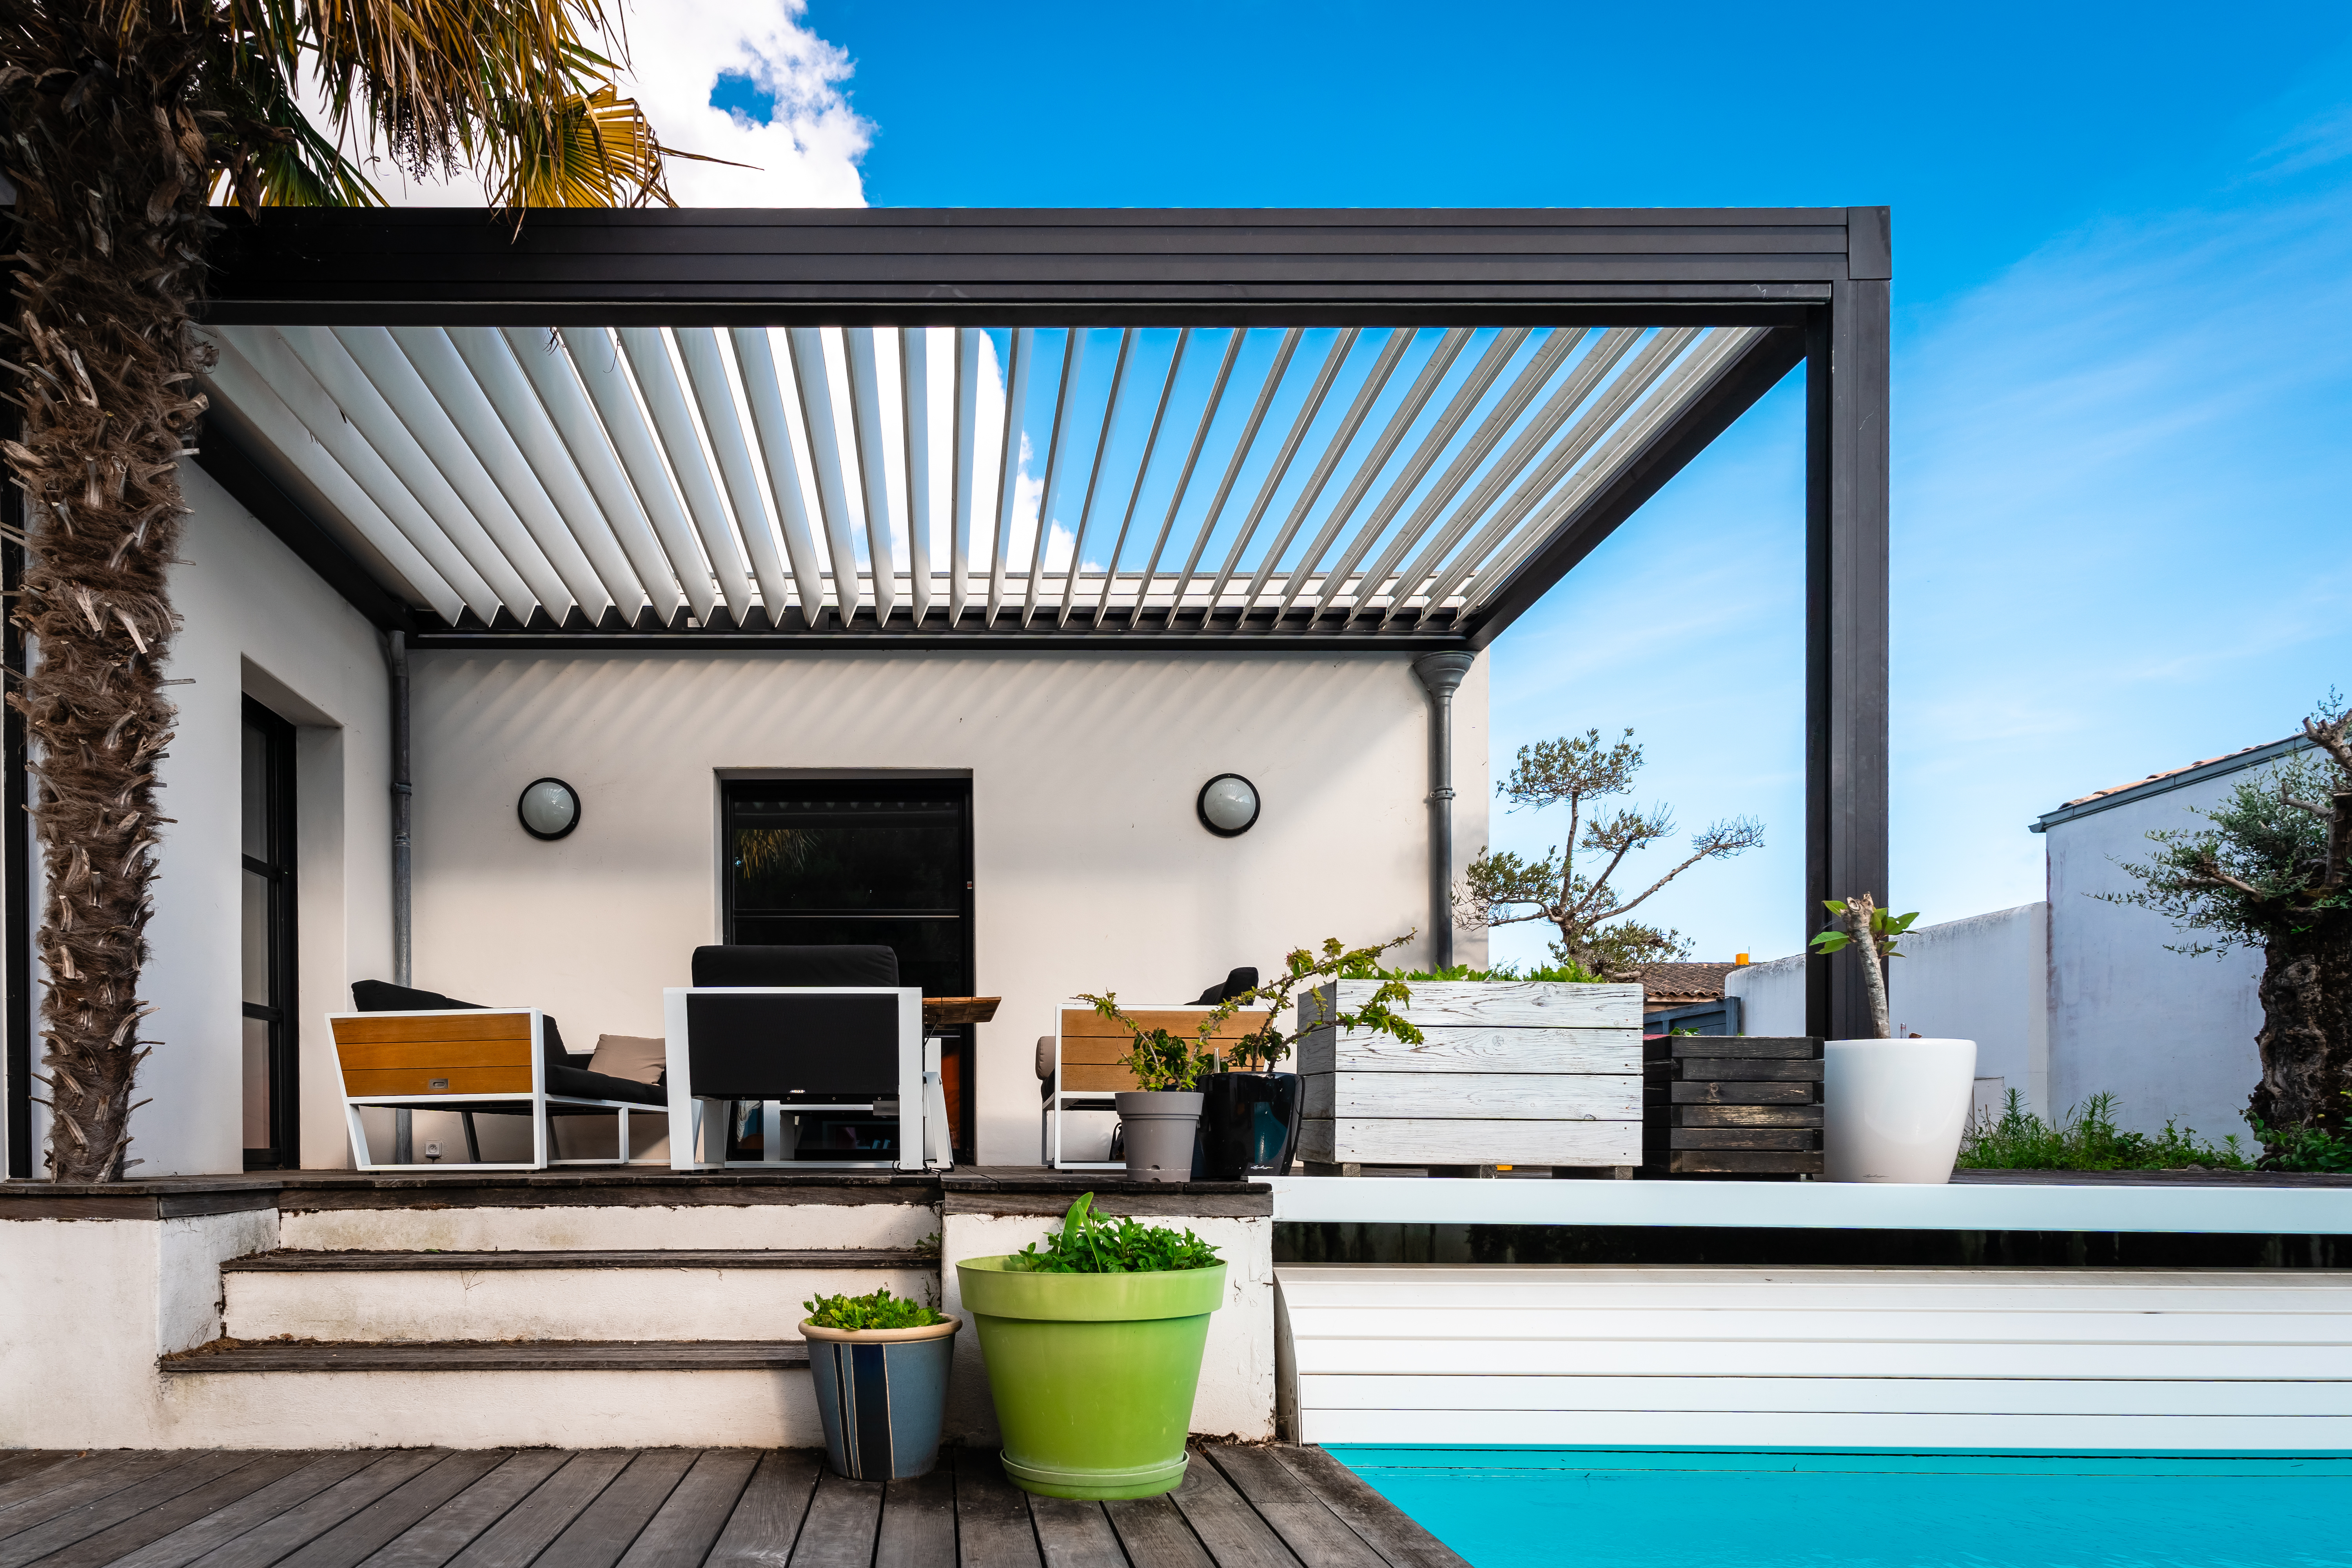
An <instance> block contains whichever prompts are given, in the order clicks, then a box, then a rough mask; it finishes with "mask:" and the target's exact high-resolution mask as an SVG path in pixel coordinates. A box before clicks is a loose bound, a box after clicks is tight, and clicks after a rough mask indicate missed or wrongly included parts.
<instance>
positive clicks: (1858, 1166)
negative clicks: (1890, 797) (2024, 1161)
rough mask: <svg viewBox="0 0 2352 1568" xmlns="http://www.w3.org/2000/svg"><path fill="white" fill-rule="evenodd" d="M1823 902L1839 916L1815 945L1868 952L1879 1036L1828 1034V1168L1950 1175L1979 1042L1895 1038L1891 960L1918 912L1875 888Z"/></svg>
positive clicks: (1935, 1179) (1857, 1175) (1850, 1178)
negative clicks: (1901, 911) (1889, 995)
mask: <svg viewBox="0 0 2352 1568" xmlns="http://www.w3.org/2000/svg"><path fill="white" fill-rule="evenodd" d="M1823 907H1824V908H1825V909H1827V910H1829V912H1830V913H1831V914H1832V916H1834V917H1836V919H1835V921H1834V923H1833V924H1832V926H1831V928H1830V929H1829V930H1828V931H1821V932H1818V933H1816V934H1815V936H1814V937H1813V940H1812V945H1813V946H1814V947H1815V948H1816V949H1818V950H1819V951H1820V952H1822V953H1825V954H1826V953H1832V952H1840V951H1842V950H1843V949H1844V948H1847V947H1853V948H1856V949H1858V950H1859V951H1860V952H1861V955H1862V977H1863V985H1864V990H1865V991H1866V992H1867V993H1868V994H1869V997H1870V1022H1871V1030H1872V1036H1871V1037H1870V1038H1869V1039H1864V1040H1824V1041H1822V1174H1823V1175H1824V1176H1826V1177H1827V1178H1828V1179H1829V1180H1831V1181H1832V1182H1916V1183H1921V1184H1940V1183H1944V1182H1948V1181H1950V1180H1951V1179H1952V1162H1953V1161H1954V1160H1956V1159H1958V1156H1959V1152H1960V1135H1961V1133H1962V1132H1963V1131H1966V1129H1967V1127H1968V1121H1969V1100H1970V1098H1971V1095H1970V1091H1971V1089H1973V1087H1974V1085H1975V1082H1976V1072H1977V1043H1976V1042H1975V1041H1974V1040H1930V1039H1925V1038H1922V1037H1917V1036H1914V1037H1912V1038H1910V1039H1907V1040H1897V1039H1894V1038H1891V1037H1892V1036H1893V1034H1894V1032H1895V1031H1894V1028H1893V1027H1892V1026H1890V1025H1889V1024H1888V1022H1887V1017H1888V1007H1887V1001H1886V963H1887V961H1888V960H1889V959H1895V958H1900V957H1902V956H1903V955H1902V954H1901V953H1900V952H1896V951H1895V942H1897V941H1898V940H1899V939H1900V938H1901V937H1902V936H1903V934H1904V933H1905V932H1906V931H1909V930H1910V929H1911V922H1912V921H1916V920H1917V919H1918V918H1919V917H1918V915H1917V914H1916V912H1914V913H1911V914H1907V915H1898V914H1891V913H1889V912H1888V911H1887V910H1882V909H1880V908H1879V907H1878V906H1877V903H1876V902H1875V900H1873V899H1872V897H1871V896H1870V895H1869V894H1868V893H1864V894H1861V895H1860V896H1858V897H1855V898H1852V899H1829V900H1823Z"/></svg>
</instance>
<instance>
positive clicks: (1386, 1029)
mask: <svg viewBox="0 0 2352 1568" xmlns="http://www.w3.org/2000/svg"><path fill="white" fill-rule="evenodd" d="M1414 935H1415V933H1414V932H1412V931H1407V932H1405V933H1404V934H1403V935H1402V936H1398V937H1391V938H1390V939H1389V940H1388V941H1386V942H1378V943H1375V944H1374V945H1372V946H1370V947H1355V948H1350V947H1343V946H1341V945H1340V942H1339V938H1338V937H1336V936H1334V937H1326V938H1324V940H1323V950H1322V952H1319V953H1317V952H1310V951H1308V950H1307V949H1306V948H1303V947H1299V948H1293V949H1292V950H1291V951H1290V952H1287V953H1286V954H1284V955H1283V960H1282V973H1279V974H1277V975H1276V976H1275V977H1274V978H1273V979H1272V980H1270V981H1268V982H1266V983H1265V984H1263V985H1260V986H1256V987H1255V988H1254V989H1252V990H1248V991H1244V992H1243V993H1242V994H1240V995H1238V996H1234V997H1230V998H1228V999H1227V1000H1225V1001H1223V1002H1220V1003H1219V1004H1217V1005H1216V1008H1215V1009H1214V1010H1213V1012H1211V1013H1210V1014H1209V1016H1207V1017H1205V1018H1203V1019H1202V1020H1201V1046H1202V1049H1203V1050H1206V1049H1207V1048H1208V1043H1209V1039H1210V1037H1211V1036H1213V1035H1214V1034H1215V1033H1216V1032H1217V1030H1218V1028H1219V1027H1220V1026H1223V1023H1224V1021H1225V1020H1226V1019H1228V1018H1230V1017H1232V1016H1234V1014H1236V1013H1239V1012H1241V1011H1242V1010H1244V1008H1248V1009H1252V1010H1255V1009H1256V1008H1260V1007H1263V1008H1265V1023H1264V1024H1262V1025H1260V1026H1258V1027H1257V1028H1256V1030H1255V1031H1254V1032H1252V1033H1250V1034H1247V1035H1244V1036H1243V1037H1241V1038H1240V1039H1238V1040H1235V1041H1234V1043H1233V1048H1232V1050H1231V1051H1230V1052H1229V1053H1228V1054H1229V1055H1230V1056H1231V1057H1232V1058H1233V1063H1234V1067H1236V1068H1240V1069H1242V1070H1243V1071H1248V1070H1250V1069H1252V1068H1271V1067H1272V1066H1274V1064H1275V1063H1276V1062H1278V1061H1280V1060H1282V1058H1285V1057H1286V1056H1288V1055H1289V1054H1290V1051H1291V1047H1294V1046H1296V1045H1297V1043H1298V1042H1299V1040H1300V1039H1302V1038H1304V1037H1306V1036H1307V1035H1308V1034H1310V1033H1312V1032H1313V1031H1314V1030H1316V1029H1319V1028H1321V1027H1322V1026H1324V1025H1326V1024H1328V1023H1334V1022H1336V1023H1337V1024H1338V1025H1339V1027H1341V1028H1342V1029H1369V1030H1370V1031H1372V1032H1373V1033H1375V1034H1382V1035H1389V1036H1392V1037H1395V1038H1397V1039H1399V1040H1402V1041H1403V1042H1404V1043H1405V1044H1406V1045H1409V1046H1417V1045H1419V1044H1421V1031H1420V1030H1419V1029H1417V1028H1415V1027H1413V1026H1412V1025H1411V1024H1409V1023H1407V1022H1405V1020H1404V1018H1403V1017H1402V1016H1401V1015H1399V1014H1398V1013H1396V1012H1394V1011H1393V1010H1392V1005H1396V1004H1402V1003H1406V1002H1410V1001H1412V990H1411V988H1410V987H1408V986H1407V985H1406V984H1405V983H1404V982H1403V981H1402V980H1401V979H1399V978H1397V977H1396V976H1394V975H1392V974H1381V975H1378V976H1377V978H1379V979H1381V981H1383V982H1384V984H1382V985H1381V987H1380V989H1378V990H1377V991H1374V992H1373V993H1372V994H1371V995H1370V996H1368V997H1366V998H1365V999H1364V1004H1363V1005H1361V1006H1360V1007H1358V1008H1357V1009H1356V1010H1355V1011H1354V1012H1352V1013H1342V1014H1340V1015H1339V1016H1338V1017H1337V1018H1336V1019H1330V1018H1326V1017H1324V1016H1323V1009H1322V1006H1321V999H1320V998H1319V997H1317V998H1316V1005H1314V1006H1312V1007H1310V1006H1308V1005H1307V1002H1306V1001H1305V1000H1301V1001H1300V1002H1299V1003H1298V1004H1297V1006H1296V1007H1293V1005H1292V1002H1291V997H1292V994H1293V993H1295V992H1296V991H1297V990H1298V988H1299V987H1300V986H1302V985H1304V986H1307V987H1308V990H1309V994H1310V995H1311V994H1313V987H1314V985H1315V984H1318V983H1319V982H1322V981H1326V980H1342V979H1348V978H1350V977H1352V976H1353V975H1356V974H1364V973H1366V972H1369V971H1372V970H1374V969H1375V968H1376V967H1377V965H1378V964H1379V963H1380V957H1381V954H1382V953H1384V952H1387V951H1388V950H1389V949H1391V948H1392V947H1402V946H1403V945H1404V944H1405V943H1406V942H1411V941H1412V939H1413V936H1414ZM1367 977H1371V976H1370V975H1367ZM1286 1012H1287V1013H1289V1014H1290V1015H1291V1027H1290V1028H1288V1029H1285V1028H1283V1026H1282V1022H1281V1020H1282V1016H1283V1014H1284V1013H1286Z"/></svg>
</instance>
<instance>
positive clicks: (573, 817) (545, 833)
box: [515, 779, 580, 838]
mask: <svg viewBox="0 0 2352 1568" xmlns="http://www.w3.org/2000/svg"><path fill="white" fill-rule="evenodd" d="M515 816H516V817H517V818H519V819H520V821H521V823H522V830H523V831H524V832H525V833H528V834H530V836H531V837H533V838H561V837H563V836H564V835H565V834H567V833H569V832H571V831H572V829H573V828H575V827H577V826H580V792H579V791H578V790H576V789H573V788H572V786H571V785H570V784H565V783H564V782H563V781H562V779H533V780H531V781H530V784H527V785H525V786H524V788H523V792H522V798H521V799H520V800H518V801H516V802H515Z"/></svg>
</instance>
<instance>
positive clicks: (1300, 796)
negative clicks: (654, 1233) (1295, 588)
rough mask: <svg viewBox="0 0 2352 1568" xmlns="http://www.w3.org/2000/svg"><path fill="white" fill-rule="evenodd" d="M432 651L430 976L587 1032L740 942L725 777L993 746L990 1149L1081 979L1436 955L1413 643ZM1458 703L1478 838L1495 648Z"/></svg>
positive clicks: (1029, 1095) (1461, 955) (643, 1028)
mask: <svg viewBox="0 0 2352 1568" xmlns="http://www.w3.org/2000/svg"><path fill="white" fill-rule="evenodd" d="M414 669H415V678H414V679H415V688H414V692H415V695H414V702H415V776H416V827H415V835H416V837H415V844H416V849H415V856H416V859H415V865H416V873H415V874H416V916H415V920H416V926H415V942H416V961H415V978H416V983H417V984H420V985H424V986H428V987H430V988H432V989H435V990H438V991H443V992H446V993H448V994H452V995H456V996H461V997H464V998H466V999H467V1000H469V1001H478V1002H485V1003H492V1004H531V1005H540V1006H543V1007H546V1008H547V1009H548V1010H550V1011H551V1012H552V1013H554V1014H555V1015H556V1016H557V1017H559V1018H560V1019H561V1020H562V1025H563V1029H564V1035H565V1038H566V1040H567V1042H568V1043H570V1044H571V1045H572V1046H573V1047H575V1048H579V1049H585V1048H586V1047H588V1046H590V1045H592V1044H593V1042H594V1040H595V1037H596V1036H597V1035H598V1034H600V1033H613V1034H643V1035H650V1034H658V1033H660V1031H661V992H662V988H663V987H665V986H669V985H682V984H686V983H687V980H688V961H689V959H690V957H691V955H692V952H693V950H694V949H695V948H696V947H697V946H698V945H700V944H702V943H706V942H715V941H717V940H719V934H720V932H719V908H720V905H719V896H720V883H719V779H720V777H721V775H722V774H724V773H730V772H734V771H740V772H744V773H757V772H761V771H789V770H811V771H827V770H851V771H876V772H887V771H889V770H898V769H914V770H940V771H950V772H968V773H970V774H971V778H972V801H973V824H974V829H973V832H974V856H973V858H974V879H975V883H976V887H975V907H976V914H977V932H976V951H977V975H978V983H979V986H980V989H981V990H982V992H983V993H985V994H999V995H1002V996H1003V997H1004V1005H1003V1009H1002V1011H1000V1013H999V1014H998V1016H997V1020H996V1022H995V1023H993V1024H991V1025H986V1026H982V1028H981V1031H980V1053H979V1073H978V1077H979V1099H978V1128H979V1138H980V1147H979V1151H978V1152H979V1157H980V1160H981V1162H982V1163H1030V1162H1034V1160H1035V1159H1036V1157H1037V1156H1036V1150H1037V1103H1038V1102H1037V1080H1036V1077H1035V1072H1034V1065H1033V1062H1034V1056H1033V1046H1034V1041H1035V1039H1036V1037H1038V1036H1039V1035H1041V1034H1045V1033H1049V1032H1051V1030H1052V1027H1053V1016H1054V1010H1055V1007H1056V1006H1057V1005H1059V1004H1060V1003H1061V1002H1062V1001H1063V1000H1064V999H1065V998H1066V997H1068V996H1070V995H1071V994H1074V993H1076V992H1077V991H1080V990H1090V991H1099V990H1106V989H1115V990H1117V991H1118V992H1119V993H1120V994H1122V995H1125V996H1129V997H1134V998H1150V999H1155V1000H1156V999H1170V998H1177V997H1191V996H1192V995H1194V994H1198V993H1199V991H1200V990H1201V988H1202V986H1204V985H1206V984H1210V983H1211V982H1213V981H1215V980H1219V979H1222V978H1223V975H1224V973H1225V972H1226V971H1227V970H1229V969H1231V968H1233V967H1234V966H1235V965H1237V964H1255V965H1258V966H1259V967H1260V968H1261V969H1265V968H1270V967H1272V966H1273V965H1275V964H1276V963H1279V961H1280V959H1281V955H1282V954H1283V953H1284V952H1286V951H1287V950H1288V949H1289V948H1291V947H1294V946H1297V945H1298V944H1301V943H1308V942H1319V941H1320V940H1321V939H1323V938H1324V937H1327V936H1339V937H1342V938H1345V939H1347V940H1349V941H1351V942H1360V941H1366V940H1374V939H1378V938H1382V937H1387V936H1393V935H1398V934H1402V932H1404V931H1411V930H1416V929H1418V930H1419V931H1421V933H1422V938H1421V941H1420V942H1418V943H1416V944H1415V947H1414V948H1412V949H1408V950H1406V952H1405V953H1404V955H1403V956H1405V957H1406V958H1407V959H1409V960H1410V959H1415V958H1420V957H1424V956H1425V955H1426V954H1427V953H1428V952H1429V947H1428V935H1429V932H1428V929H1427V928H1428V925H1429V913H1428V903H1429V898H1428V890H1427V889H1428V870H1427V864H1428V862H1427V854H1428V849H1427V846H1428V808H1427V805H1426V800H1427V795H1428V751H1429V745H1428V733H1429V731H1428V709H1427V704H1426V699H1425V697H1424V695H1423V689H1422V687H1421V684H1420V682H1419V681H1418V680H1416V679H1414V677H1413V674H1412V667H1411V661H1410V660H1409V659H1407V658H1403V657H1402V656H1398V655H1373V654H1365V655H1339V656H1334V655H1311V654H1286V653H1277V654H1202V655H1181V656H1180V655H1171V654H1159V653H1152V654H1137V655H1132V656H1123V657H1099V656H1092V655H1076V654H1035V655H1029V654H1003V653H992V654H979V655H957V654H942V653H921V652H906V653H887V654H885V653H877V654H863V653H838V654H836V653H824V654H819V653H807V654H795V655H792V656H789V657H782V658H780V657H775V656H768V655H760V654H724V655H689V654H673V653H659V654H642V655H635V654H619V653H603V652H598V653H579V654H572V653H565V652H560V651H558V652H543V653H516V654H511V655H505V656H491V655H487V654H485V655H474V654H458V653H425V654H420V655H418V656H416V657H415V662H414ZM1454 713H1455V740H1454V768H1455V774H1456V777H1455V787H1456V789H1457V790H1458V791H1459V795H1458V798H1457V799H1456V801H1455V805H1454V810H1455V814H1456V820H1455V827H1454V843H1455V845H1456V846H1457V847H1458V850H1459V853H1460V854H1461V855H1462V856H1463V858H1465V860H1466V858H1467V857H1468V856H1469V855H1470V854H1472V853H1475V847H1477V846H1478V845H1480V844H1483V843H1484V842H1486V821H1485V816H1486V804H1485V803H1486V796H1487V794H1488V791H1487V786H1486V668H1485V665H1484V663H1483V661H1482V662H1481V663H1480V664H1479V665H1478V666H1476V667H1475V668H1473V669H1472V671H1471V673H1470V676H1469V679H1467V680H1466V681H1465V683H1464V686H1463V689H1462V691H1461V693H1460V694H1459V696H1458V697H1457V699H1456V700H1455V704H1454ZM1228 771H1230V772H1234V773H1244V774H1246V775H1247V776H1248V777H1249V778H1251V779H1252V780H1254V781H1255V783H1256V784H1257V785H1258V788H1259V791H1260V794H1261V796H1262V798H1263V800H1264V802H1265V806H1264V811H1263V814H1262V816H1261V817H1260V819H1259V821H1258V824H1257V826H1255V827H1254V828H1253V829H1252V830H1251V831H1250V832H1248V833H1247V834H1245V835H1244V836H1243V837H1239V838H1232V839H1227V838H1219V837H1214V836H1213V835H1211V834H1210V833H1208V832H1207V831H1206V830H1204V829H1203V828H1202V826H1200V825H1199V823H1198V821H1197V820H1196V818H1195V816H1194V814H1193V801H1194V797H1195V795H1197V794H1198V792H1199V790H1200V787H1201V784H1202V782H1203V781H1204V780H1206V779H1207V778H1209V777H1210V776H1211V775H1212V774H1214V773H1223V772H1228ZM543 774H553V775H556V776H559V777H562V778H563V779H566V780H568V781H569V782H570V783H571V784H573V785H574V786H575V787H576V788H578V789H579V791H580V792H581V795H582V816H581V825H580V826H579V828H578V829H577V830H576V831H575V832H573V833H572V835H571V836H570V837H566V838H563V839H561V840H558V841H556V842H552V843H547V842H541V841H539V840H536V839H533V838H531V837H529V836H527V835H526V834H525V833H524V832H523V831H522V829H521V827H520V826H519V825H518V824H517V822H516V820H515V808H514V803H515V798H516V796H517V795H519V794H520V792H521V790H522V787H523V786H524V785H525V784H529V783H530V781H531V780H532V779H534V778H538V777H540V776H541V775H543ZM1456 940H1457V942H1458V943H1460V944H1461V945H1460V946H1458V947H1457V952H1456V957H1457V959H1466V960H1468V961H1469V962H1473V963H1477V962H1483V943H1482V942H1481V941H1480V940H1479V939H1478V938H1476V937H1475V936H1474V935H1471V934H1470V933H1464V934H1463V935H1461V936H1458V937H1457V939H1456ZM1465 949H1466V950H1467V951H1465ZM354 977H357V976H356V974H355V976H354ZM419 1136H420V1138H421V1137H423V1136H425V1134H424V1133H423V1132H422V1131H420V1132H419Z"/></svg>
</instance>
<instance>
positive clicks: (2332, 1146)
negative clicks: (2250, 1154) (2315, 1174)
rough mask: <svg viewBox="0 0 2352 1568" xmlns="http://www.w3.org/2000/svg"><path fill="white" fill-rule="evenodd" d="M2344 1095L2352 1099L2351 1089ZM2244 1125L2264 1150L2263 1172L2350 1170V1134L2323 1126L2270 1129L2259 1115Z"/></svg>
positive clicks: (2351, 1158) (2351, 1154) (2351, 1146)
mask: <svg viewBox="0 0 2352 1568" xmlns="http://www.w3.org/2000/svg"><path fill="white" fill-rule="evenodd" d="M2346 1093H2347V1096H2352V1089H2347V1091H2346ZM2246 1122H2247V1125H2249V1126H2251V1127H2252V1128H2253V1130H2254V1136H2255V1137H2257V1138H2259V1139H2261V1140H2262V1141H2263V1149H2264V1150H2265V1151H2267V1152H2265V1153H2264V1155H2263V1170H2265V1171H2352V1133H2347V1132H2336V1131H2329V1130H2328V1129H2327V1128H2326V1127H2324V1126H2306V1127H2273V1126H2271V1125H2269V1124H2268V1123H2267V1122H2265V1121H2263V1119H2262V1118H2261V1117H2259V1116H2249V1117H2247V1118H2246Z"/></svg>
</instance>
